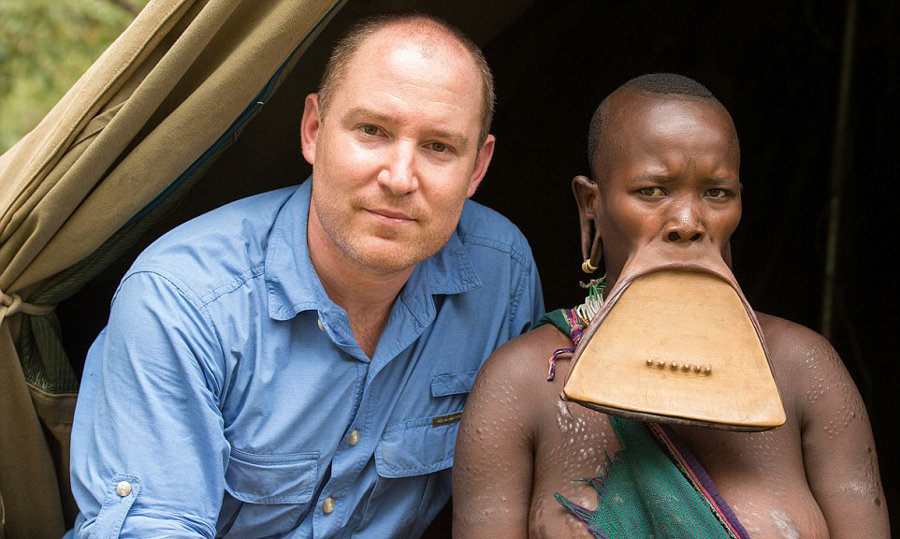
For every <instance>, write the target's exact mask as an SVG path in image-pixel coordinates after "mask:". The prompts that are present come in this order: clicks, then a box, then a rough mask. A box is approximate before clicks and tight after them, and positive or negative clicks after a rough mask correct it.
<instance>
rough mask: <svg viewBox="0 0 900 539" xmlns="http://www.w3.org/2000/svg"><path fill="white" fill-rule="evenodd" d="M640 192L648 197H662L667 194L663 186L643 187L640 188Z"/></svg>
mask: <svg viewBox="0 0 900 539" xmlns="http://www.w3.org/2000/svg"><path fill="white" fill-rule="evenodd" d="M638 193H640V194H642V195H644V196H648V197H661V196H664V195H665V194H666V192H665V191H664V190H663V188H662V187H643V188H641V189H638Z"/></svg>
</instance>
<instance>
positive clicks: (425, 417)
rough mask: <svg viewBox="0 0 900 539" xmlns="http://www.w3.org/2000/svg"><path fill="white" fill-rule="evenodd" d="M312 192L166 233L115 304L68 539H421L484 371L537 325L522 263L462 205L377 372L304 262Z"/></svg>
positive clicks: (88, 398)
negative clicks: (73, 535) (492, 357)
mask: <svg viewBox="0 0 900 539" xmlns="http://www.w3.org/2000/svg"><path fill="white" fill-rule="evenodd" d="M310 185H311V182H310V181H307V182H304V183H303V184H302V185H301V186H299V187H292V188H288V189H281V190H278V191H274V192H270V193H265V194H262V195H258V196H255V197H251V198H248V199H244V200H240V201H237V202H235V203H232V204H229V205H227V206H224V207H222V208H220V209H218V210H215V211H213V212H210V213H209V214H206V215H204V216H201V217H199V218H197V219H195V220H193V221H191V222H189V223H186V224H185V225H182V226H181V227H179V228H177V229H175V230H174V231H172V232H171V233H169V234H167V235H166V236H164V237H163V238H162V239H160V240H158V241H157V242H156V243H154V244H153V245H151V246H150V247H149V248H148V249H147V250H146V251H145V252H144V253H143V254H142V255H141V256H140V257H139V258H138V260H137V261H136V262H135V264H134V266H133V267H132V268H131V269H130V270H129V272H128V273H127V275H126V276H125V277H124V279H123V280H122V283H121V285H120V286H119V289H118V291H117V292H116V295H115V297H114V299H113V303H112V312H111V315H110V323H109V326H108V327H107V328H106V329H105V330H104V331H103V332H102V333H101V334H100V336H99V337H98V338H97V340H96V341H95V342H94V345H93V346H92V347H91V350H90V351H89V353H88V358H87V361H86V364H85V371H84V376H83V379H82V387H81V391H80V395H79V401H78V407H77V410H76V414H75V424H74V428H73V433H72V455H71V468H72V488H73V491H74V494H75V497H76V500H77V501H78V505H79V508H80V509H81V512H82V513H81V514H80V515H79V518H78V521H77V522H76V532H77V536H78V537H92V538H93V537H104V538H106V537H119V536H121V537H156V536H159V537H214V536H225V535H227V536H230V537H248V538H249V537H282V536H285V537H317V538H318V537H351V536H353V537H372V538H387V537H416V536H418V535H419V534H421V532H422V531H423V530H424V529H425V528H426V527H427V525H428V523H429V522H430V521H431V519H432V518H433V517H434V515H435V514H436V513H437V511H438V510H439V509H440V508H441V507H442V506H443V504H444V503H445V502H446V501H447V499H448V497H449V495H450V470H449V468H450V466H451V464H452V463H453V448H454V441H455V437H456V432H457V426H458V420H459V413H460V412H461V411H462V410H463V407H464V405H465V401H466V397H467V395H468V392H469V390H470V388H471V386H472V382H473V381H474V379H475V375H476V373H477V372H478V369H479V367H480V366H481V364H482V362H483V361H484V360H485V359H486V358H487V356H488V355H489V354H490V353H491V352H492V351H493V350H494V349H495V348H497V347H498V346H500V345H501V344H503V343H504V342H506V341H507V340H509V339H511V338H513V337H515V336H517V335H519V334H521V333H522V332H524V331H525V330H526V329H528V328H529V327H530V325H531V324H532V323H533V322H534V321H536V320H537V318H538V317H539V316H540V315H541V313H542V312H543V302H542V299H541V291H540V284H539V280H538V275H537V270H536V268H535V265H534V261H533V259H532V255H531V251H530V249H529V247H528V244H527V242H526V241H525V239H524V238H523V237H522V235H521V233H520V232H519V231H518V229H516V227H515V226H513V225H512V224H511V223H509V221H507V220H506V219H505V218H503V217H502V216H500V215H499V214H497V213H495V212H493V211H492V210H489V209H487V208H485V207H483V206H480V205H478V204H476V203H474V202H472V201H466V203H465V206H464V208H463V212H462V217H461V219H460V223H459V225H458V227H457V229H456V231H455V232H454V234H453V235H452V237H451V238H450V240H449V242H448V243H447V245H445V246H444V247H443V249H441V251H439V252H438V253H437V254H436V255H434V256H433V257H431V258H429V259H428V260H426V261H424V262H423V263H421V264H419V265H418V266H417V267H416V268H415V270H414V271H413V272H412V275H411V276H410V278H409V281H408V282H407V283H406V285H405V286H404V288H403V289H402V291H401V292H400V294H399V296H398V297H397V299H396V301H395V302H394V305H393V308H392V311H391V314H390V317H389V320H388V323H387V327H386V328H385V329H384V332H383V334H382V335H381V338H380V339H379V341H378V346H377V349H376V350H375V353H374V356H373V357H372V358H371V359H370V358H368V357H367V356H366V355H365V354H364V353H363V352H362V349H361V348H360V347H359V345H358V344H357V343H356V340H355V339H354V336H353V333H352V331H351V329H350V324H349V321H348V318H347V314H346V312H345V311H344V310H343V309H342V308H340V307H339V306H337V305H336V304H335V303H334V302H332V301H331V300H330V299H329V298H328V296H327V295H326V293H325V291H324V289H323V288H322V285H321V283H320V282H319V279H318V277H317V275H316V272H315V269H314V268H313V266H312V263H311V262H310V258H309V252H308V248H307V242H306V224H307V217H308V212H309V203H310Z"/></svg>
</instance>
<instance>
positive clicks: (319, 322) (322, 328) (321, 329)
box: [316, 318, 325, 331]
mask: <svg viewBox="0 0 900 539" xmlns="http://www.w3.org/2000/svg"><path fill="white" fill-rule="evenodd" d="M316 323H317V324H319V331H325V326H323V325H322V319H321V318H319V319H317V320H316Z"/></svg>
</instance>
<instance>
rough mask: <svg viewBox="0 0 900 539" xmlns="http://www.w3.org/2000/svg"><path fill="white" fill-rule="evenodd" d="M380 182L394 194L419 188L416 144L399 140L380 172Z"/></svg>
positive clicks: (406, 192)
mask: <svg viewBox="0 0 900 539" xmlns="http://www.w3.org/2000/svg"><path fill="white" fill-rule="evenodd" d="M378 183H379V184H381V185H382V186H383V187H385V188H386V189H388V190H389V191H390V192H391V193H392V194H394V195H398V196H399V195H405V194H408V193H411V192H413V191H415V190H416V189H418V186H419V181H418V177H417V172H416V146H415V145H414V144H411V143H404V142H402V141H398V142H397V143H396V144H395V145H394V148H393V149H392V151H391V152H390V153H389V154H388V156H387V162H386V163H384V166H382V168H381V171H379V173H378Z"/></svg>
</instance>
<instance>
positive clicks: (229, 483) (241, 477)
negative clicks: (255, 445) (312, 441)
mask: <svg viewBox="0 0 900 539" xmlns="http://www.w3.org/2000/svg"><path fill="white" fill-rule="evenodd" d="M318 467H319V453H318V452H309V453H293V454H288V455H257V454H253V453H247V452H246V451H241V450H239V449H236V448H232V449H231V456H230V458H229V459H228V469H227V470H226V471H225V488H226V490H228V493H229V494H231V495H232V496H234V497H235V498H237V499H238V500H241V501H243V502H247V503H299V504H304V503H309V501H310V500H311V499H312V495H313V492H314V491H315V488H316V474H317V473H318Z"/></svg>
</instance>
